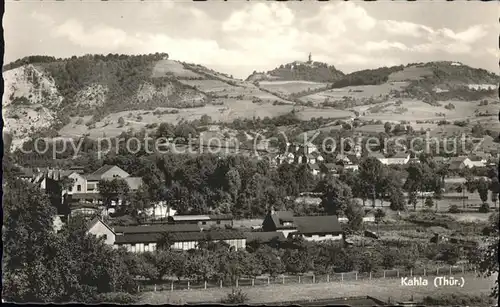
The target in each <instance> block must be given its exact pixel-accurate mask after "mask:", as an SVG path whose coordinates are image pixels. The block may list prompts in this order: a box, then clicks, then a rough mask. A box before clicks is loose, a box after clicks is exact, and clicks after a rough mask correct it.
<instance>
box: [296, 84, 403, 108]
mask: <svg viewBox="0 0 500 307" xmlns="http://www.w3.org/2000/svg"><path fill="white" fill-rule="evenodd" d="M407 85H408V83H406V82H392V83H384V84H380V85H360V86H346V87H342V88H335V89H331V90H327V91H323V92H319V93H315V94H311V95H307V96H304V97H302V98H301V100H302V101H312V102H313V103H322V102H324V101H325V99H329V100H331V101H333V100H341V99H342V98H343V97H344V96H346V97H351V98H354V99H362V98H370V97H379V96H384V95H388V94H389V92H390V91H391V90H402V89H403V88H405V87H406V86H407Z"/></svg>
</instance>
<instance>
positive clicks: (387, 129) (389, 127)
mask: <svg viewBox="0 0 500 307" xmlns="http://www.w3.org/2000/svg"><path fill="white" fill-rule="evenodd" d="M391 130H392V125H391V123H390V122H385V124H384V131H385V133H387V134H390V133H391Z"/></svg>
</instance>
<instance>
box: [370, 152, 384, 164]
mask: <svg viewBox="0 0 500 307" xmlns="http://www.w3.org/2000/svg"><path fill="white" fill-rule="evenodd" d="M368 157H370V158H375V159H377V160H379V161H380V163H382V164H387V158H386V157H385V155H384V154H383V153H381V152H378V151H375V152H369V153H368Z"/></svg>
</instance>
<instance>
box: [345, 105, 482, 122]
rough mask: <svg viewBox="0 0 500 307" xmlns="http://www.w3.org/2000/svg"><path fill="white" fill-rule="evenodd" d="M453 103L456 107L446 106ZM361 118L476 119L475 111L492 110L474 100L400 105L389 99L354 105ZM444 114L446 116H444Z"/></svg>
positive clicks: (411, 119) (410, 119)
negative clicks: (437, 104) (370, 103)
mask: <svg viewBox="0 0 500 307" xmlns="http://www.w3.org/2000/svg"><path fill="white" fill-rule="evenodd" d="M450 103H451V104H453V105H454V107H455V108H454V109H452V110H448V109H446V108H445V106H446V105H448V104H450ZM353 109H354V110H356V111H358V112H359V113H360V114H361V116H360V118H361V119H365V120H370V119H373V120H382V121H401V120H406V121H416V120H435V121H439V120H447V121H454V120H462V119H466V118H470V119H475V117H474V113H475V112H476V110H477V111H478V112H487V111H490V112H491V106H478V102H472V101H442V102H440V106H432V105H430V104H428V103H425V102H423V101H420V100H404V101H403V102H402V103H401V104H400V105H397V104H396V103H395V101H388V102H383V103H377V104H372V105H364V106H358V107H354V108H353ZM443 114H444V116H442V115H443Z"/></svg>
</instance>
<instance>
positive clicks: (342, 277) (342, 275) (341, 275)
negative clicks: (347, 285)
mask: <svg viewBox="0 0 500 307" xmlns="http://www.w3.org/2000/svg"><path fill="white" fill-rule="evenodd" d="M340 277H341V279H342V281H344V273H340Z"/></svg>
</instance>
